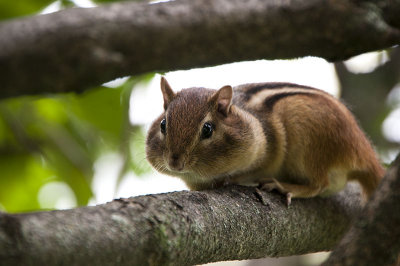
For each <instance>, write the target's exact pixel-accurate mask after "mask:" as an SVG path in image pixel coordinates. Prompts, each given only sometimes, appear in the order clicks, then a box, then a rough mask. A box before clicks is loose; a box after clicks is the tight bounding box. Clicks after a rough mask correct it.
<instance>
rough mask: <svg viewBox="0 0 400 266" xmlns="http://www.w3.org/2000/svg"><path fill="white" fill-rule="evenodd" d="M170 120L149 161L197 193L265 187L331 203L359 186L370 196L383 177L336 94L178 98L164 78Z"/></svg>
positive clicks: (292, 89)
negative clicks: (233, 187) (346, 189)
mask: <svg viewBox="0 0 400 266" xmlns="http://www.w3.org/2000/svg"><path fill="white" fill-rule="evenodd" d="M161 91H162V95H163V98H164V112H163V114H161V115H160V116H159V117H158V118H157V119H156V120H155V121H154V122H153V124H152V125H151V127H150V129H149V131H148V135H147V139H146V155H147V159H148V161H149V162H150V164H151V165H152V166H153V167H154V168H155V169H156V170H158V171H159V172H161V173H164V174H167V175H171V176H177V177H179V178H181V179H182V180H183V181H184V182H185V183H186V185H187V186H188V187H189V188H190V189H191V190H204V189H210V188H216V187H220V186H223V185H225V184H239V185H259V186H260V187H261V188H262V189H264V190H267V191H271V190H274V189H276V190H278V191H279V192H280V193H282V194H284V195H286V197H287V203H288V204H290V202H291V198H308V197H314V196H318V195H322V196H323V195H330V194H332V193H335V192H337V191H339V190H341V189H342V188H343V187H344V186H345V184H346V183H347V181H352V180H355V181H358V182H359V183H360V184H361V186H362V188H363V191H364V192H365V194H366V195H367V196H370V195H371V194H372V192H373V191H374V190H375V188H376V187H377V185H378V183H379V181H380V180H381V178H382V177H383V175H384V169H383V168H382V166H381V165H380V163H379V161H378V160H377V157H376V155H375V152H374V149H373V148H372V146H371V144H370V142H369V141H368V139H367V137H366V136H365V135H364V133H363V132H362V130H361V129H360V128H359V126H358V124H357V122H356V120H355V118H354V117H353V115H352V114H351V112H350V111H349V110H348V109H347V108H346V107H345V105H344V104H342V103H341V102H340V101H339V100H337V99H336V98H334V97H333V96H331V95H330V94H328V93H326V92H324V91H322V90H319V89H315V88H312V87H308V86H302V85H297V84H292V83H255V84H244V85H240V86H237V87H235V88H232V87H231V86H224V87H222V88H220V89H219V90H213V89H206V88H189V89H183V90H182V91H180V92H178V93H175V92H174V91H173V90H172V89H171V87H170V85H169V84H168V82H167V80H166V79H165V78H163V77H162V78H161Z"/></svg>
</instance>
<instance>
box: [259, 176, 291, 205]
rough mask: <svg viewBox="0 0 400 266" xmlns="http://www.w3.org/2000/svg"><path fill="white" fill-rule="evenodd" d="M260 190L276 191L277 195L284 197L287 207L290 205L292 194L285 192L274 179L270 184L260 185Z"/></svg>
mask: <svg viewBox="0 0 400 266" xmlns="http://www.w3.org/2000/svg"><path fill="white" fill-rule="evenodd" d="M261 189H262V190H264V191H268V192H271V191H272V190H278V191H279V193H281V194H283V195H285V196H286V204H287V206H289V205H290V204H291V203H292V196H293V194H292V193H291V192H290V191H288V190H286V189H285V188H284V187H283V186H282V185H281V184H280V183H279V182H278V181H277V180H276V179H273V181H272V182H269V183H264V184H262V185H261Z"/></svg>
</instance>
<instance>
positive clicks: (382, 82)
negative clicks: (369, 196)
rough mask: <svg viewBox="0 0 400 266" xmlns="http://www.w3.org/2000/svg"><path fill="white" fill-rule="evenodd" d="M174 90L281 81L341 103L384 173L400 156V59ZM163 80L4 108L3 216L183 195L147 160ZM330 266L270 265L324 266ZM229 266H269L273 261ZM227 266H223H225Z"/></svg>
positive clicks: (187, 81)
mask: <svg viewBox="0 0 400 266" xmlns="http://www.w3.org/2000/svg"><path fill="white" fill-rule="evenodd" d="M102 2H112V1H108V0H98V1H88V0H79V1H69V0H62V1H61V0H60V1H53V0H18V1H8V0H0V19H1V20H3V21H4V20H7V19H11V18H16V17H19V16H24V15H33V14H42V13H49V12H55V11H57V10H60V9H62V8H66V7H72V6H80V7H91V6H95V5H96V4H99V3H102ZM162 75H164V76H165V77H166V78H167V80H168V81H169V83H170V84H171V86H172V87H173V88H174V89H175V90H180V89H181V88H185V87H192V86H203V87H208V88H214V89H218V88H219V87H222V86H224V85H233V86H234V85H239V84H243V83H250V82H266V81H283V82H293V83H298V84H302V85H309V86H313V87H316V88H320V89H323V90H326V91H327V92H329V93H331V94H333V95H335V96H336V97H340V98H342V99H343V101H344V102H345V103H346V104H347V105H348V106H349V108H350V109H351V110H352V111H353V113H354V114H355V115H356V117H357V119H358V120H359V123H360V124H361V126H362V128H363V129H364V130H365V131H366V133H367V135H368V136H369V137H370V139H371V140H372V141H373V143H374V144H375V147H376V150H377V151H378V153H379V155H380V158H381V160H382V163H384V164H388V163H390V162H391V161H392V160H393V159H394V157H395V156H396V154H397V153H398V152H399V150H400V49H399V48H396V47H393V48H392V49H390V50H385V51H379V52H374V53H368V54H364V55H360V56H357V57H354V58H352V59H350V60H348V61H346V62H337V63H335V64H332V63H328V62H326V61H325V60H323V59H320V58H314V57H307V58H302V59H296V60H274V61H267V60H260V61H253V62H240V63H234V64H227V65H221V66H217V67H210V68H202V69H192V70H188V71H176V72H168V73H162ZM159 83H160V73H148V74H146V75H142V76H135V77H124V78H120V79H117V80H114V81H110V82H108V83H106V84H103V85H102V86H100V87H98V88H93V89H91V90H88V91H86V92H84V93H82V94H79V95H78V94H74V93H70V94H57V95H42V96H23V97H18V98H10V99H5V100H2V101H1V102H0V169H1V175H0V210H3V211H7V212H11V213H15V212H26V211H36V210H49V209H65V208H73V207H77V206H85V205H95V204H100V203H104V202H107V201H111V200H112V199H113V198H119V197H131V196H137V195H144V194H149V193H161V192H168V191H176V190H184V189H186V187H185V185H184V184H183V183H182V182H181V181H180V180H178V179H175V178H172V177H167V176H162V175H160V174H158V173H155V172H154V171H153V170H152V169H151V167H150V166H149V164H148V163H147V161H146V159H145V152H144V149H145V145H144V142H145V135H146V130H147V128H148V127H149V125H150V123H151V122H152V120H153V119H155V118H156V117H157V116H158V115H159V114H160V113H161V112H162V96H161V93H160V89H159ZM325 257H326V254H325V253H323V254H322V255H321V254H319V255H318V256H314V255H313V256H305V257H304V256H303V257H300V258H285V259H283V260H282V259H281V260H270V262H271V265H317V264H318V263H320V262H321V260H323V259H324V258H325ZM229 263H230V264H229V265H266V264H265V263H266V261H265V260H254V261H251V262H237V263H235V264H232V263H231V262H229ZM221 265H225V264H221Z"/></svg>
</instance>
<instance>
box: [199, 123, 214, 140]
mask: <svg viewBox="0 0 400 266" xmlns="http://www.w3.org/2000/svg"><path fill="white" fill-rule="evenodd" d="M213 130H214V128H213V125H212V124H211V123H210V122H205V123H204V125H203V128H202V129H201V138H202V139H208V138H209V137H211V135H212V133H213Z"/></svg>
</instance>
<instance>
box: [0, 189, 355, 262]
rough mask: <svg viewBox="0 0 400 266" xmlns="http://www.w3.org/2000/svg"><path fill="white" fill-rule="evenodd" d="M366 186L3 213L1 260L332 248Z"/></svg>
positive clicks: (230, 192) (226, 192)
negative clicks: (293, 195)
mask: <svg viewBox="0 0 400 266" xmlns="http://www.w3.org/2000/svg"><path fill="white" fill-rule="evenodd" d="M359 196H360V194H359V190H358V187H357V186H355V185H354V186H348V187H347V189H346V191H344V192H342V193H340V194H339V195H336V196H334V197H331V198H313V199H294V200H293V202H292V205H291V206H290V207H289V208H288V207H287V206H286V200H285V198H284V197H282V196H281V195H279V194H276V193H266V192H262V191H258V190H257V189H255V188H249V187H240V186H230V187H224V188H221V189H218V190H212V191H202V192H195V191H192V192H188V191H183V192H175V193H167V194H157V195H148V196H141V197H135V198H130V199H120V200H115V201H113V202H111V203H108V204H104V205H99V206H95V207H85V208H78V209H72V210H63V211H51V212H37V213H26V214H13V215H12V214H5V213H0V265H8V266H9V265H192V264H200V263H207V262H212V261H221V260H233V259H239V260H243V259H249V258H262V257H266V256H272V257H277V256H288V255H293V254H304V253H309V252H315V251H322V250H330V249H331V248H332V247H333V246H334V245H335V243H337V241H339V240H340V238H341V236H342V235H343V234H344V233H345V232H346V230H347V229H348V227H349V224H350V221H351V219H352V217H354V214H356V213H358V212H359V209H360V201H359V198H360V197H359Z"/></svg>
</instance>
